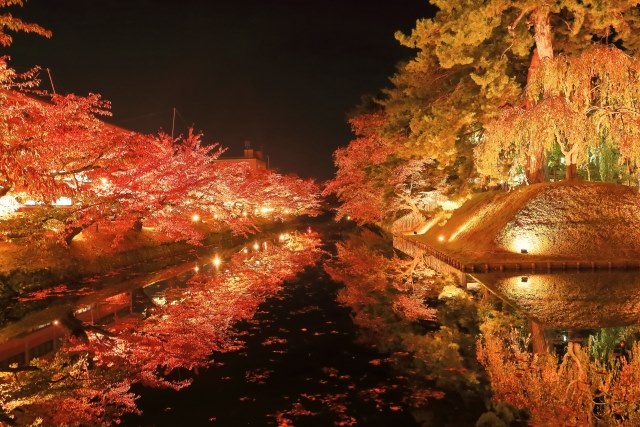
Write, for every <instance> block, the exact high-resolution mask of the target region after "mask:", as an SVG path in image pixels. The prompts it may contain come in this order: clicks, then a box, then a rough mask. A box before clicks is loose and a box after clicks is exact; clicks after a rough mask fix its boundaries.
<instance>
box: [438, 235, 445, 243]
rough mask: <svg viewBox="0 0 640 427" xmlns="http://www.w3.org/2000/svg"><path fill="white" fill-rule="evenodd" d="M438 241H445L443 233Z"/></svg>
mask: <svg viewBox="0 0 640 427" xmlns="http://www.w3.org/2000/svg"><path fill="white" fill-rule="evenodd" d="M438 242H444V236H443V235H442V234H441V235H439V236H438Z"/></svg>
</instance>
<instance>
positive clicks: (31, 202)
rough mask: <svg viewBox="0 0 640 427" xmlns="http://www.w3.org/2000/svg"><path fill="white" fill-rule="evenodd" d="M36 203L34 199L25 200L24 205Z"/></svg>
mask: <svg viewBox="0 0 640 427" xmlns="http://www.w3.org/2000/svg"><path fill="white" fill-rule="evenodd" d="M36 204H37V203H36V201H35V200H27V201H26V202H24V205H25V206H35V205H36Z"/></svg>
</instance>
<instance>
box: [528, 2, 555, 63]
mask: <svg viewBox="0 0 640 427" xmlns="http://www.w3.org/2000/svg"><path fill="white" fill-rule="evenodd" d="M531 20H532V21H533V22H532V23H533V30H534V35H533V37H534V39H535V40H536V50H537V51H538V55H539V56H540V60H541V61H544V60H545V59H547V58H549V59H552V58H553V43H552V41H551V24H550V23H549V9H547V8H546V7H544V6H540V7H538V8H537V9H536V10H535V11H534V12H533V13H532V14H531Z"/></svg>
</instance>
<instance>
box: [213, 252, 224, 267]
mask: <svg viewBox="0 0 640 427" xmlns="http://www.w3.org/2000/svg"><path fill="white" fill-rule="evenodd" d="M220 264H222V261H221V260H220V257H219V256H218V255H216V256H215V257H214V258H213V266H214V267H215V268H218V267H220Z"/></svg>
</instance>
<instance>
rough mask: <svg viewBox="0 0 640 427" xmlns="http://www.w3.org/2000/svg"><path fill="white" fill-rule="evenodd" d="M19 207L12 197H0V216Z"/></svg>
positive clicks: (10, 212)
mask: <svg viewBox="0 0 640 427" xmlns="http://www.w3.org/2000/svg"><path fill="white" fill-rule="evenodd" d="M19 207H20V203H18V202H17V201H16V199H14V198H13V197H0V216H5V215H9V214H12V213H13V212H15V211H17V210H18V208H19Z"/></svg>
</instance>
